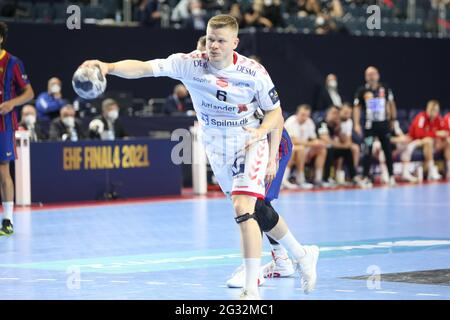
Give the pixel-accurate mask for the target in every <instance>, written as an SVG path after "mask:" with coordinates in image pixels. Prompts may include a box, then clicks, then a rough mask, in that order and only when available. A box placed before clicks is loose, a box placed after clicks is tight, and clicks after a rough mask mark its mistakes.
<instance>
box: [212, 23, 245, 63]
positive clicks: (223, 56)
mask: <svg viewBox="0 0 450 320" xmlns="http://www.w3.org/2000/svg"><path fill="white" fill-rule="evenodd" d="M238 42H239V40H238V38H237V37H236V33H235V32H234V31H233V30H232V29H231V28H219V29H213V28H210V27H208V28H207V29H206V52H207V54H208V57H209V60H210V61H212V62H225V61H227V60H231V59H232V58H231V57H232V54H233V50H234V49H236V48H237V45H238Z"/></svg>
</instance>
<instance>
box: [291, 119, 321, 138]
mask: <svg viewBox="0 0 450 320" xmlns="http://www.w3.org/2000/svg"><path fill="white" fill-rule="evenodd" d="M284 127H285V128H286V131H287V132H288V133H289V135H290V136H291V137H293V138H296V139H298V140H299V141H303V142H304V141H309V140H312V139H316V138H317V134H316V125H315V124H314V121H312V119H311V118H308V119H307V120H306V121H305V122H304V123H302V124H300V123H299V122H298V120H297V116H296V115H293V116H290V117H289V118H287V120H286V121H285V122H284Z"/></svg>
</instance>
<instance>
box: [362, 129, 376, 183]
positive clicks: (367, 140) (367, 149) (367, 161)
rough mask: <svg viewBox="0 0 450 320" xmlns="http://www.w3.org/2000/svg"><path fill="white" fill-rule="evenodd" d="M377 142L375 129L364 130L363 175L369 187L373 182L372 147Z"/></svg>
mask: <svg viewBox="0 0 450 320" xmlns="http://www.w3.org/2000/svg"><path fill="white" fill-rule="evenodd" d="M374 142H375V136H374V132H373V129H365V130H364V154H363V177H364V181H363V182H364V183H366V184H367V186H368V187H370V186H371V182H370V180H369V173H370V168H371V166H372V148H373V144H374Z"/></svg>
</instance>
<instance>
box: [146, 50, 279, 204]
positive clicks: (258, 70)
mask: <svg viewBox="0 0 450 320" xmlns="http://www.w3.org/2000/svg"><path fill="white" fill-rule="evenodd" d="M148 63H150V64H151V66H152V70H153V74H154V76H155V77H161V76H167V77H170V78H173V79H177V80H180V81H181V82H183V84H184V85H185V86H186V88H187V89H188V90H189V93H190V95H191V99H192V102H193V104H194V109H195V111H196V114H197V119H198V121H199V124H200V129H201V130H200V131H199V135H200V136H201V137H200V139H201V141H202V142H203V144H204V147H205V151H206V154H207V156H208V160H209V162H210V164H211V168H212V169H213V172H214V175H215V176H216V178H217V180H218V182H219V184H220V187H221V188H222V191H223V192H224V193H226V194H228V195H233V194H234V195H239V194H245V195H249V196H252V197H258V198H261V199H264V196H265V184H264V177H265V172H266V168H267V162H268V159H269V147H268V142H267V138H263V139H261V140H260V141H257V142H256V143H254V144H252V145H251V146H250V147H249V148H248V150H247V151H246V150H245V149H244V144H245V141H246V137H247V136H248V132H247V131H245V130H244V129H243V127H253V128H257V127H259V126H260V120H259V119H258V118H257V117H255V112H256V110H257V109H258V108H260V109H262V110H263V111H270V110H274V109H276V108H278V107H279V106H280V99H279V97H278V93H277V91H276V90H275V86H274V85H273V82H272V80H271V79H270V76H269V74H268V73H267V71H266V69H264V67H263V66H261V65H260V64H259V63H257V62H256V61H254V60H252V59H248V58H246V57H244V56H242V55H240V54H238V53H235V52H234V53H233V64H231V65H230V66H228V67H226V68H224V69H221V70H219V69H216V68H215V67H214V66H212V65H211V64H210V63H209V62H208V57H207V55H206V53H202V52H200V51H198V50H196V51H193V52H191V53H190V54H182V53H177V54H173V55H171V56H169V57H168V58H167V59H156V60H150V61H148Z"/></svg>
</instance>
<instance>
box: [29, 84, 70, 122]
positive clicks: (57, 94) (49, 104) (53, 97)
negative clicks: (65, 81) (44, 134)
mask: <svg viewBox="0 0 450 320" xmlns="http://www.w3.org/2000/svg"><path fill="white" fill-rule="evenodd" d="M61 85H62V83H61V80H59V79H58V78H56V77H53V78H50V80H48V83H47V91H46V92H42V93H41V94H39V96H38V97H37V98H36V110H37V116H38V119H39V120H52V119H55V118H57V117H58V115H59V110H60V109H61V108H62V107H63V106H65V105H66V104H67V103H68V101H67V100H65V99H63V96H62V92H61Z"/></svg>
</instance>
